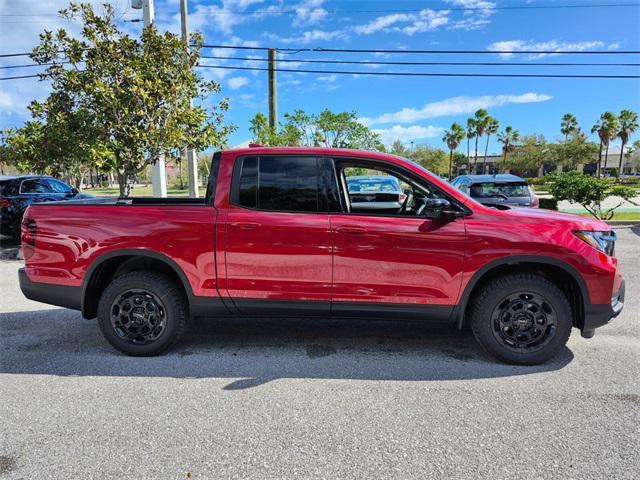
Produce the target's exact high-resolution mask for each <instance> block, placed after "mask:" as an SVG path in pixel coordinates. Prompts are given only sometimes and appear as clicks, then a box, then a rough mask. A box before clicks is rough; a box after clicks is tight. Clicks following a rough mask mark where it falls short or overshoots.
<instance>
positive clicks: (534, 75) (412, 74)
mask: <svg viewBox="0 0 640 480" xmlns="http://www.w3.org/2000/svg"><path fill="white" fill-rule="evenodd" d="M196 66H197V67H202V68H219V69H225V70H256V71H263V72H264V71H267V70H268V69H267V68H262V67H232V66H226V65H196ZM278 71H279V72H291V73H322V74H329V75H334V74H337V75H340V74H344V75H385V76H397V77H404V76H407V77H510V78H515V77H517V78H640V75H571V74H543V73H427V72H362V71H359V72H355V71H343V70H306V69H287V68H279V69H278Z"/></svg>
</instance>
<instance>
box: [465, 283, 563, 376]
mask: <svg viewBox="0 0 640 480" xmlns="http://www.w3.org/2000/svg"><path fill="white" fill-rule="evenodd" d="M470 313H471V329H472V331H473V335H474V336H475V337H476V340H477V341H478V342H479V343H480V345H482V346H483V347H484V348H485V350H487V351H488V352H489V353H490V354H492V355H493V356H494V357H496V358H498V359H499V360H502V361H503V362H506V363H510V364H514V365H538V364H541V363H544V362H546V361H548V360H550V359H551V358H553V357H554V356H556V355H557V354H558V352H559V351H560V349H561V348H562V347H563V346H564V345H565V344H566V343H567V341H568V340H569V335H571V328H572V325H573V315H572V311H571V306H570V305H569V301H568V299H567V297H566V295H565V294H564V293H563V292H562V291H561V290H560V289H559V288H558V287H556V286H555V285H554V284H553V283H551V282H550V281H548V280H547V279H545V278H543V277H540V276H538V275H532V274H511V275H505V276H503V277H499V278H497V279H495V280H493V281H491V282H490V283H488V284H487V285H485V286H484V287H483V288H482V289H481V290H480V291H479V292H478V294H477V296H476V298H475V299H474V301H473V304H472V306H471V312H470Z"/></svg>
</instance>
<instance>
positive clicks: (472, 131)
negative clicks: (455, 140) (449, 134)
mask: <svg viewBox="0 0 640 480" xmlns="http://www.w3.org/2000/svg"><path fill="white" fill-rule="evenodd" d="M475 136H476V126H475V124H474V120H473V118H467V163H469V164H470V163H471V152H470V149H469V144H470V141H471V139H472V138H473V137H475Z"/></svg>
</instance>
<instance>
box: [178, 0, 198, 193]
mask: <svg viewBox="0 0 640 480" xmlns="http://www.w3.org/2000/svg"><path fill="white" fill-rule="evenodd" d="M180 18H181V19H182V41H183V42H184V44H185V48H187V49H188V48H189V24H188V23H187V22H188V19H187V0H180ZM189 102H190V103H191V104H192V105H193V100H192V99H190V100H189ZM184 153H185V156H186V157H187V164H188V165H189V169H188V171H189V196H190V197H197V196H198V160H197V157H196V151H195V149H194V148H185V149H184ZM180 181H182V178H181V179H180Z"/></svg>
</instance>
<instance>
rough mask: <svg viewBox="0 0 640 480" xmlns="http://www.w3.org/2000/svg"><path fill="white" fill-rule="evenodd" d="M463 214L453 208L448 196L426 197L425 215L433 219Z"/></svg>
mask: <svg viewBox="0 0 640 480" xmlns="http://www.w3.org/2000/svg"><path fill="white" fill-rule="evenodd" d="M462 215H463V214H462V212H459V211H457V210H453V209H452V208H451V202H449V200H447V199H446V198H426V199H425V200H424V216H425V217H427V218H429V219H431V220H435V219H444V218H457V217H461V216H462Z"/></svg>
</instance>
